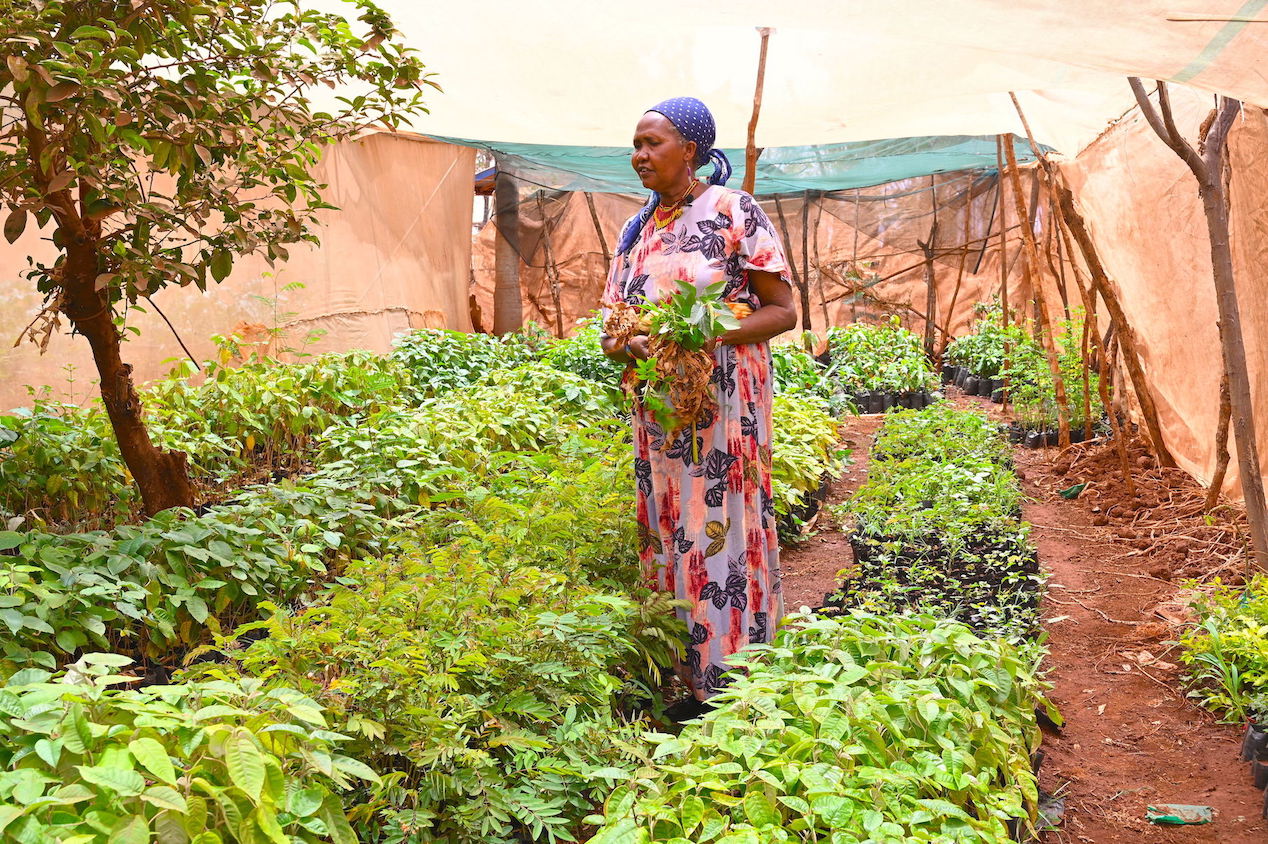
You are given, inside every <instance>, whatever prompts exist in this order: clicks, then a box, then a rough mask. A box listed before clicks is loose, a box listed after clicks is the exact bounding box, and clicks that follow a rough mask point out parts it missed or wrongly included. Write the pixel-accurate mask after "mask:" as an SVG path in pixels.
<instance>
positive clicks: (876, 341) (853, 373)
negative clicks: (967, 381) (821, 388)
mask: <svg viewBox="0 0 1268 844" xmlns="http://www.w3.org/2000/svg"><path fill="white" fill-rule="evenodd" d="M923 342H924V341H923V340H921V338H920V337H919V335H917V334H915V333H913V332H911V331H908V330H907V329H905V328H903V327H902V325H901V324H900V321H899V319H898V317H891V318H890V319H889V321H887V322H884V323H881V324H879V325H869V324H867V323H862V322H856V323H853V324H851V325H847V326H845V327H844V328H836V327H834V328H830V329H828V348H829V351H830V353H831V356H832V370H833V372H834V374H835V379H836V381H837V383H838V384H840V387H841V390H842V391H844V392H845V393H846V394H847V395H854V394H856V393H865V392H870V391H872V390H884V391H888V392H899V393H902V392H909V391H917V390H932V389H934V388H935V387H936V386H937V383H938V379H937V376H936V375H935V374H934V372H933V370H932V369H930V367H929V362H928V361H927V360H926V359H925V352H924V345H923Z"/></svg>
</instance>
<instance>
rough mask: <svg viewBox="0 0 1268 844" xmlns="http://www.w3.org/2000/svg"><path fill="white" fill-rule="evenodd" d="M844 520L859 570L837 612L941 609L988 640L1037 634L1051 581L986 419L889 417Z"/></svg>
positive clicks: (997, 436)
mask: <svg viewBox="0 0 1268 844" xmlns="http://www.w3.org/2000/svg"><path fill="white" fill-rule="evenodd" d="M838 516H839V517H841V518H842V520H843V521H844V523H845V524H846V527H847V528H849V529H850V545H851V548H852V550H853V551H854V557H855V564H856V565H855V568H854V569H853V570H852V571H850V572H849V574H848V575H847V576H846V577H845V579H844V580H843V582H842V585H841V587H840V589H839V590H838V591H837V592H835V593H833V594H830V595H828V596H826V599H825V605H826V606H827V607H829V608H832V607H850V606H866V607H869V608H872V609H876V610H878V611H881V610H886V609H889V610H895V611H901V610H902V609H905V608H916V607H920V608H926V609H927V608H930V607H937V608H940V609H941V610H943V611H944V612H946V614H947V615H948V616H951V617H954V618H956V619H958V620H960V621H963V622H965V623H967V624H969V625H971V626H972V627H974V628H975V629H977V630H979V631H981V632H983V633H1006V634H1018V635H1027V634H1029V633H1031V632H1033V631H1034V630H1035V629H1036V626H1037V623H1038V615H1039V614H1038V607H1039V598H1040V586H1041V583H1042V579H1041V577H1040V575H1039V562H1038V557H1037V555H1036V552H1035V548H1034V546H1033V544H1032V543H1031V542H1030V539H1029V528H1028V526H1027V525H1026V524H1025V523H1023V522H1022V521H1021V487H1020V484H1019V483H1018V481H1017V477H1016V474H1015V473H1014V471H1013V469H1012V465H1011V460H1010V453H1009V447H1008V444H1007V442H1006V441H1005V440H1004V438H1003V436H1002V434H1001V432H1000V431H999V430H998V428H997V427H996V426H995V425H994V424H993V423H991V422H990V421H989V420H988V419H986V418H985V417H984V416H982V415H980V414H976V413H973V412H971V411H961V410H955V409H954V408H951V407H950V406H949V405H946V404H945V403H944V404H941V405H938V406H935V407H932V408H928V409H925V410H921V411H913V412H908V411H900V412H897V413H895V414H893V415H891V416H890V417H888V418H887V419H886V422H885V424H884V425H883V426H882V427H881V430H880V431H879V432H878V434H877V436H876V442H875V444H874V446H873V450H872V463H871V469H870V475H869V479H868V481H867V483H865V484H864V485H863V487H862V488H860V489H859V491H858V492H857V493H856V494H855V495H854V496H853V497H852V498H851V499H850V501H848V502H846V504H844V505H842V506H841V507H840V508H839V510H838Z"/></svg>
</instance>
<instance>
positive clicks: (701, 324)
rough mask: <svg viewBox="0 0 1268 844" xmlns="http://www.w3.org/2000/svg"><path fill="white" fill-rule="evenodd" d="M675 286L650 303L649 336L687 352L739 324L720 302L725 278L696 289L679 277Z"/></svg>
mask: <svg viewBox="0 0 1268 844" xmlns="http://www.w3.org/2000/svg"><path fill="white" fill-rule="evenodd" d="M677 283H678V289H677V290H676V291H674V292H673V293H672V294H670V295H668V296H665V297H664V298H662V299H660V300H658V301H656V302H655V303H654V304H652V305H649V306H648V307H647V308H646V310H645V311H644V316H645V317H646V318H647V320H648V323H649V324H650V325H651V331H650V332H649V334H651V335H661V336H662V337H664V338H665V339H666V340H669V341H670V342H672V343H674V344H675V345H677V346H680V347H682V348H683V349H686V350H687V351H689V352H696V351H699V350H701V349H703V348H704V347H705V344H706V343H708V342H709V341H710V340H714V339H716V338H718V337H721V336H722V335H723V334H725V333H726V332H728V331H734V330H735V329H737V328H739V327H740V321H739V320H738V319H736V317H735V315H734V314H732V313H731V311H730V309H729V308H727V306H726V303H725V302H723V301H722V291H723V290H724V289H725V288H726V282H725V281H719V282H717V283H716V284H711V285H709V286H708V287H706V288H704V289H703V290H697V289H696V286H695V285H694V284H692V283H691V282H689V281H683V280H682V279H679V280H678V282H677Z"/></svg>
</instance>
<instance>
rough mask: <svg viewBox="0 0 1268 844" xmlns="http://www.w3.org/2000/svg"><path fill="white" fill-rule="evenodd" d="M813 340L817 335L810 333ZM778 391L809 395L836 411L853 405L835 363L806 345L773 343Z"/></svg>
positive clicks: (774, 370) (771, 349)
mask: <svg viewBox="0 0 1268 844" xmlns="http://www.w3.org/2000/svg"><path fill="white" fill-rule="evenodd" d="M809 337H810V342H811V343H812V344H813V335H809ZM770 351H771V369H772V372H773V374H774V376H775V392H776V393H787V394H796V395H808V396H812V397H814V398H816V399H819V400H821V401H823V402H826V403H827V406H828V407H829V409H831V411H832V413H833V415H836V416H839V415H841V414H843V413H845V412H846V411H848V410H849V409H850V405H849V401H848V399H847V398H846V396H845V394H844V393H843V392H842V388H841V385H840V384H839V383H838V381H837V380H836V379H835V377H834V376H835V372H836V369H835V367H824V366H823V365H822V364H820V363H819V362H818V361H817V360H815V359H814V358H813V357H811V355H810V354H809V353H808V352H807V351H806V350H805V349H803V348H802V347H800V346H795V345H793V344H791V343H776V344H772V345H771V347H770Z"/></svg>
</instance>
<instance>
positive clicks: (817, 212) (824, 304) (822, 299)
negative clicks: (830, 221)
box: [814, 196, 832, 331]
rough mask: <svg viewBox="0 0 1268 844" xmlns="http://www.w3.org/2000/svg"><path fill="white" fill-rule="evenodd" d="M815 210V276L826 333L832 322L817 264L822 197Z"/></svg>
mask: <svg viewBox="0 0 1268 844" xmlns="http://www.w3.org/2000/svg"><path fill="white" fill-rule="evenodd" d="M817 206H818V207H817V208H816V209H815V238H814V241H815V276H816V277H817V278H818V279H819V305H820V307H822V308H823V330H824V331H827V330H828V329H829V328H831V327H832V320H831V319H830V318H829V317H828V294H827V293H825V292H824V289H823V269H822V267H821V265H820V264H819V223H820V221H822V220H823V197H822V196H820V197H819V202H818V203H817Z"/></svg>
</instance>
